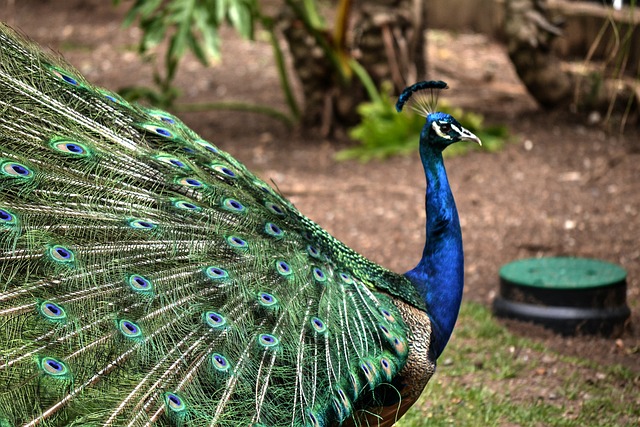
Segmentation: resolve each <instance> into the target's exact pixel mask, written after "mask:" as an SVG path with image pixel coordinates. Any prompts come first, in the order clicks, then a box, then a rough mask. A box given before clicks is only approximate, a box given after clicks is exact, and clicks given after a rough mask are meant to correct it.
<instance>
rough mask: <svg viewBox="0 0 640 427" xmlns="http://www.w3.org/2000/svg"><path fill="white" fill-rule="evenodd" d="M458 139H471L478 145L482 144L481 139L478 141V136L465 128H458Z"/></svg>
mask: <svg viewBox="0 0 640 427" xmlns="http://www.w3.org/2000/svg"><path fill="white" fill-rule="evenodd" d="M460 141H471V142H475V143H476V144H478V145H482V141H480V138H478V137H477V136H475V135H474V134H473V133H471V132H469V131H468V130H467V129H465V128H460Z"/></svg>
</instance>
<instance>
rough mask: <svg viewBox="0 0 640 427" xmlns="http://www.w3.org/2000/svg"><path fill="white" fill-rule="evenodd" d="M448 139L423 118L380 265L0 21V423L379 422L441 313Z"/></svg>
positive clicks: (423, 379) (448, 269) (168, 118)
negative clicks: (391, 249) (385, 261)
mask: <svg viewBox="0 0 640 427" xmlns="http://www.w3.org/2000/svg"><path fill="white" fill-rule="evenodd" d="M439 86H441V84H440V83H435V82H423V83H420V84H417V85H414V86H412V87H411V88H409V89H408V90H407V91H405V93H404V94H403V96H402V97H401V100H400V102H399V106H400V108H401V107H402V104H404V102H405V101H407V99H408V98H410V97H411V94H412V93H413V92H416V91H420V90H422V89H429V88H433V87H439ZM458 140H475V141H477V142H479V141H478V140H477V138H476V137H475V136H473V135H472V134H470V133H469V132H468V131H466V130H465V129H464V128H462V127H461V126H460V125H459V124H458V123H457V122H456V121H455V119H453V118H452V117H450V116H448V115H444V114H442V113H432V114H429V115H428V116H427V121H426V124H425V127H424V130H423V133H422V135H421V148H420V152H421V156H422V160H423V163H424V166H425V173H426V176H427V180H428V185H427V196H426V208H427V213H428V220H427V243H426V245H425V249H424V253H423V256H422V259H421V261H420V262H419V264H418V265H417V266H416V268H415V269H413V270H411V271H410V272H408V273H407V274H406V275H397V274H394V273H391V272H389V271H387V270H386V269H384V268H382V267H380V266H378V265H376V264H374V263H372V262H370V261H368V260H367V259H365V258H363V257H362V256H360V255H358V254H356V253H355V252H353V251H352V250H350V249H349V248H347V247H346V246H345V245H344V244H342V243H341V242H339V241H338V240H336V239H334V238H333V237H332V236H330V235H329V234H327V233H326V232H325V231H323V230H322V229H321V228H320V227H319V226H318V225H316V224H315V223H313V222H312V221H310V220H309V219H307V218H306V217H304V216H303V215H302V214H300V213H299V212H298V211H297V210H296V209H295V208H294V206H292V204H291V203H289V202H288V201H287V200H286V199H284V198H283V197H282V196H281V195H280V194H278V193H277V192H276V191H274V190H273V189H272V188H271V187H270V186H269V185H267V184H266V183H265V182H263V181H262V180H260V179H258V178H257V177H256V176H254V175H253V174H252V173H251V172H249V171H248V170H247V169H246V168H245V167H244V166H243V165H242V164H240V163H239V162H238V161H236V160H235V159H234V158H233V157H231V156H230V155H229V154H227V153H225V152H223V151H221V150H219V149H218V148H216V147H215V146H214V145H212V144H211V143H209V142H207V141H205V140H203V139H201V138H200V137H199V136H198V135H196V134H195V133H194V132H193V131H191V130H190V129H188V128H187V127H186V126H185V125H183V124H182V123H181V122H180V121H179V120H178V119H177V118H176V117H174V116H172V115H170V114H168V113H166V112H163V111H158V110H154V109H148V108H144V107H141V106H138V105H133V104H130V103H127V102H126V101H124V100H123V99H122V98H120V97H119V96H118V95H116V94H114V93H111V92H109V91H106V90H104V89H100V88H96V87H94V86H92V85H91V84H89V83H88V82H87V81H85V80H84V79H83V77H82V76H80V75H79V74H78V73H77V72H76V71H74V70H73V69H72V68H71V67H69V66H68V65H66V64H64V62H63V61H61V60H59V59H58V58H56V57H54V56H52V55H49V54H44V53H42V52H41V50H40V49H39V48H38V47H37V46H35V45H34V44H32V43H30V42H27V41H25V40H24V39H23V38H22V37H20V36H18V35H17V34H16V33H15V32H13V31H12V30H11V29H9V28H8V27H6V26H0V323H1V324H2V327H1V328H0V426H2V427H8V426H35V425H41V426H151V425H157V426H249V425H251V426H303V425H304V426H329V425H337V424H340V423H343V422H345V421H346V422H350V423H353V424H356V425H360V424H363V423H365V422H369V423H370V425H383V426H384V425H391V424H392V423H393V422H395V420H396V419H397V418H398V417H399V416H401V415H402V414H403V413H404V412H405V411H406V409H407V408H408V407H409V406H410V405H411V404H412V403H413V402H414V401H415V400H416V399H417V397H418V395H419V394H420V392H421V390H422V388H423V387H424V386H425V384H426V383H427V381H428V380H429V378H430V377H431V375H432V374H433V372H434V369H435V361H436V359H437V357H438V355H439V354H440V353H441V351H442V349H443V348H444V346H445V345H446V342H447V340H448V339H449V336H450V334H451V331H452V329H453V324H454V323H455V319H456V317H457V313H458V308H459V304H460V298H461V294H462V241H461V234H460V227H459V222H458V218H457V212H456V208H455V204H454V202H453V198H452V195H451V191H450V189H449V186H448V182H447V178H446V173H445V170H444V166H443V163H442V156H441V152H442V150H443V149H444V148H445V147H446V146H447V145H449V144H450V143H453V142H456V141H458ZM347 420H349V421H347Z"/></svg>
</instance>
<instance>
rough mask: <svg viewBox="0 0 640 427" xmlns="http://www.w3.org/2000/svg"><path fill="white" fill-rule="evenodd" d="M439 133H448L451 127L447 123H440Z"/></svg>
mask: <svg viewBox="0 0 640 427" xmlns="http://www.w3.org/2000/svg"><path fill="white" fill-rule="evenodd" d="M440 131H441V132H444V133H448V132H450V131H451V125H450V124H449V123H442V124H441V125H440Z"/></svg>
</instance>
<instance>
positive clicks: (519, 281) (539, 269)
mask: <svg viewBox="0 0 640 427" xmlns="http://www.w3.org/2000/svg"><path fill="white" fill-rule="evenodd" d="M626 277H627V272H626V271H625V270H624V269H623V268H622V267H619V266H617V265H615V264H611V263H609V262H605V261H600V260H596V259H588V258H565V257H559V258H529V259H522V260H518V261H514V262H511V263H509V264H506V265H504V266H503V267H502V268H501V269H500V278H501V279H503V280H506V281H509V282H511V283H514V284H516V285H523V286H533V287H537V288H548V289H584V288H595V287H600V286H608V285H613V284H616V283H620V282H622V281H624V280H625V279H626Z"/></svg>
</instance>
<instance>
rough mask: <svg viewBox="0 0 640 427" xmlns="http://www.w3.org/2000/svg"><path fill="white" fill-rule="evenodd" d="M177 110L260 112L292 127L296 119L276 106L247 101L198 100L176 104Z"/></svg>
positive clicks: (174, 108) (175, 109)
mask: <svg viewBox="0 0 640 427" xmlns="http://www.w3.org/2000/svg"><path fill="white" fill-rule="evenodd" d="M172 109H173V110H174V111H176V112H189V113H192V112H199V111H211V110H229V111H244V112H247V113H258V114H263V115H265V116H268V117H272V118H274V119H277V120H279V121H281V122H282V123H284V124H285V125H286V126H287V127H292V126H293V124H294V122H295V121H294V120H292V119H291V117H289V116H288V115H286V114H284V113H283V112H281V111H278V110H276V109H275V108H271V107H266V106H264V105H258V104H250V103H247V102H235V101H222V102H198V103H191V104H176V105H174V106H173V108H172Z"/></svg>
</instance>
